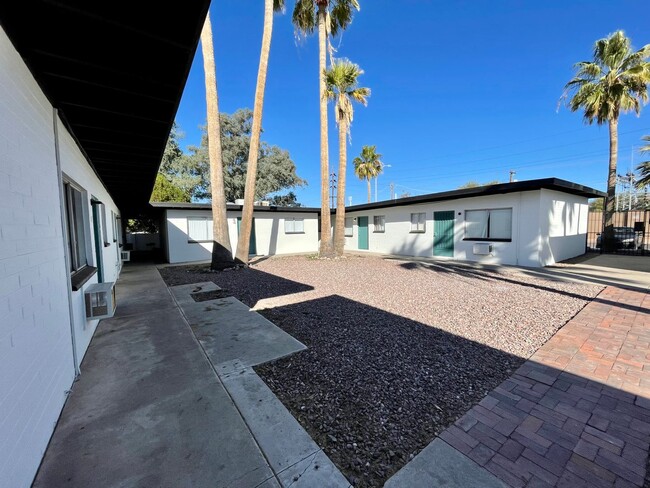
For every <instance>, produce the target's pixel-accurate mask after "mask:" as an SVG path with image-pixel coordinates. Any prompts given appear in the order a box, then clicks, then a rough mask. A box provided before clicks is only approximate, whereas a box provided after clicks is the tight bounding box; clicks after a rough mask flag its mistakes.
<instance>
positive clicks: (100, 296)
mask: <svg viewBox="0 0 650 488" xmlns="http://www.w3.org/2000/svg"><path fill="white" fill-rule="evenodd" d="M84 298H85V301H86V318H87V319H88V320H95V319H105V318H108V317H112V316H113V314H114V313H115V306H116V305H115V283H113V282H112V281H111V282H107V283H94V284H92V285H90V286H89V287H88V288H86V289H85V290H84Z"/></svg>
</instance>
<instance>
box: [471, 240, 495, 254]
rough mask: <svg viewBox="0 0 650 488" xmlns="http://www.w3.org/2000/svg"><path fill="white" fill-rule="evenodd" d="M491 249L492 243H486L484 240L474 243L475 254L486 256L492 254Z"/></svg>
mask: <svg viewBox="0 0 650 488" xmlns="http://www.w3.org/2000/svg"><path fill="white" fill-rule="evenodd" d="M492 251H493V249H492V244H487V243H485V242H481V243H480V244H474V249H473V252H474V254H475V255H477V256H487V255H488V254H492Z"/></svg>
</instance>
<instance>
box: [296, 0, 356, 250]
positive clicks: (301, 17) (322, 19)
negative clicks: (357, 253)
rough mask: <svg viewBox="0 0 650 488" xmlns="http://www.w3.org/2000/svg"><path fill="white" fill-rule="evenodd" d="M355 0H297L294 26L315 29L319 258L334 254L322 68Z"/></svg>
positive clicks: (307, 31) (352, 9) (302, 31)
mask: <svg viewBox="0 0 650 488" xmlns="http://www.w3.org/2000/svg"><path fill="white" fill-rule="evenodd" d="M355 9H356V10H359V2H358V1H357V0H296V5H295V7H294V10H293V24H294V26H295V27H296V29H297V30H298V31H299V32H301V33H303V34H304V35H308V34H311V33H313V32H314V30H315V29H316V28H318V81H319V83H318V86H319V90H318V95H319V100H320V199H321V243H320V250H319V254H320V255H321V257H325V256H331V255H332V254H333V246H332V226H331V222H330V206H329V151H328V146H327V144H328V143H327V98H326V96H325V69H326V56H327V38H328V35H332V36H336V34H337V33H338V32H339V31H341V30H344V29H345V28H346V27H347V26H348V25H350V22H352V14H353V11H354V10H355Z"/></svg>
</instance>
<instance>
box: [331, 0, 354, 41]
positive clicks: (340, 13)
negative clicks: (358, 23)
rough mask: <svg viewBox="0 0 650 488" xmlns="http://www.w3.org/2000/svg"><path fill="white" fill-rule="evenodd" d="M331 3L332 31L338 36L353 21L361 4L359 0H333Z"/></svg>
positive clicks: (333, 34)
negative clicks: (355, 12)
mask: <svg viewBox="0 0 650 488" xmlns="http://www.w3.org/2000/svg"><path fill="white" fill-rule="evenodd" d="M330 4H331V6H332V8H331V10H330V32H331V34H332V36H336V35H337V34H338V33H339V31H342V30H345V29H347V27H348V26H349V25H350V24H351V23H352V17H353V15H354V11H355V10H357V11H358V10H360V6H359V2H358V1H357V0H331V1H330Z"/></svg>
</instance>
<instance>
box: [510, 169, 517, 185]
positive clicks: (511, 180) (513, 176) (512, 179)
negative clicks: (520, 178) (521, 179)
mask: <svg viewBox="0 0 650 488" xmlns="http://www.w3.org/2000/svg"><path fill="white" fill-rule="evenodd" d="M516 174H517V172H516V171H515V170H514V169H511V170H510V183H512V182H513V181H515V175H516Z"/></svg>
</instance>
